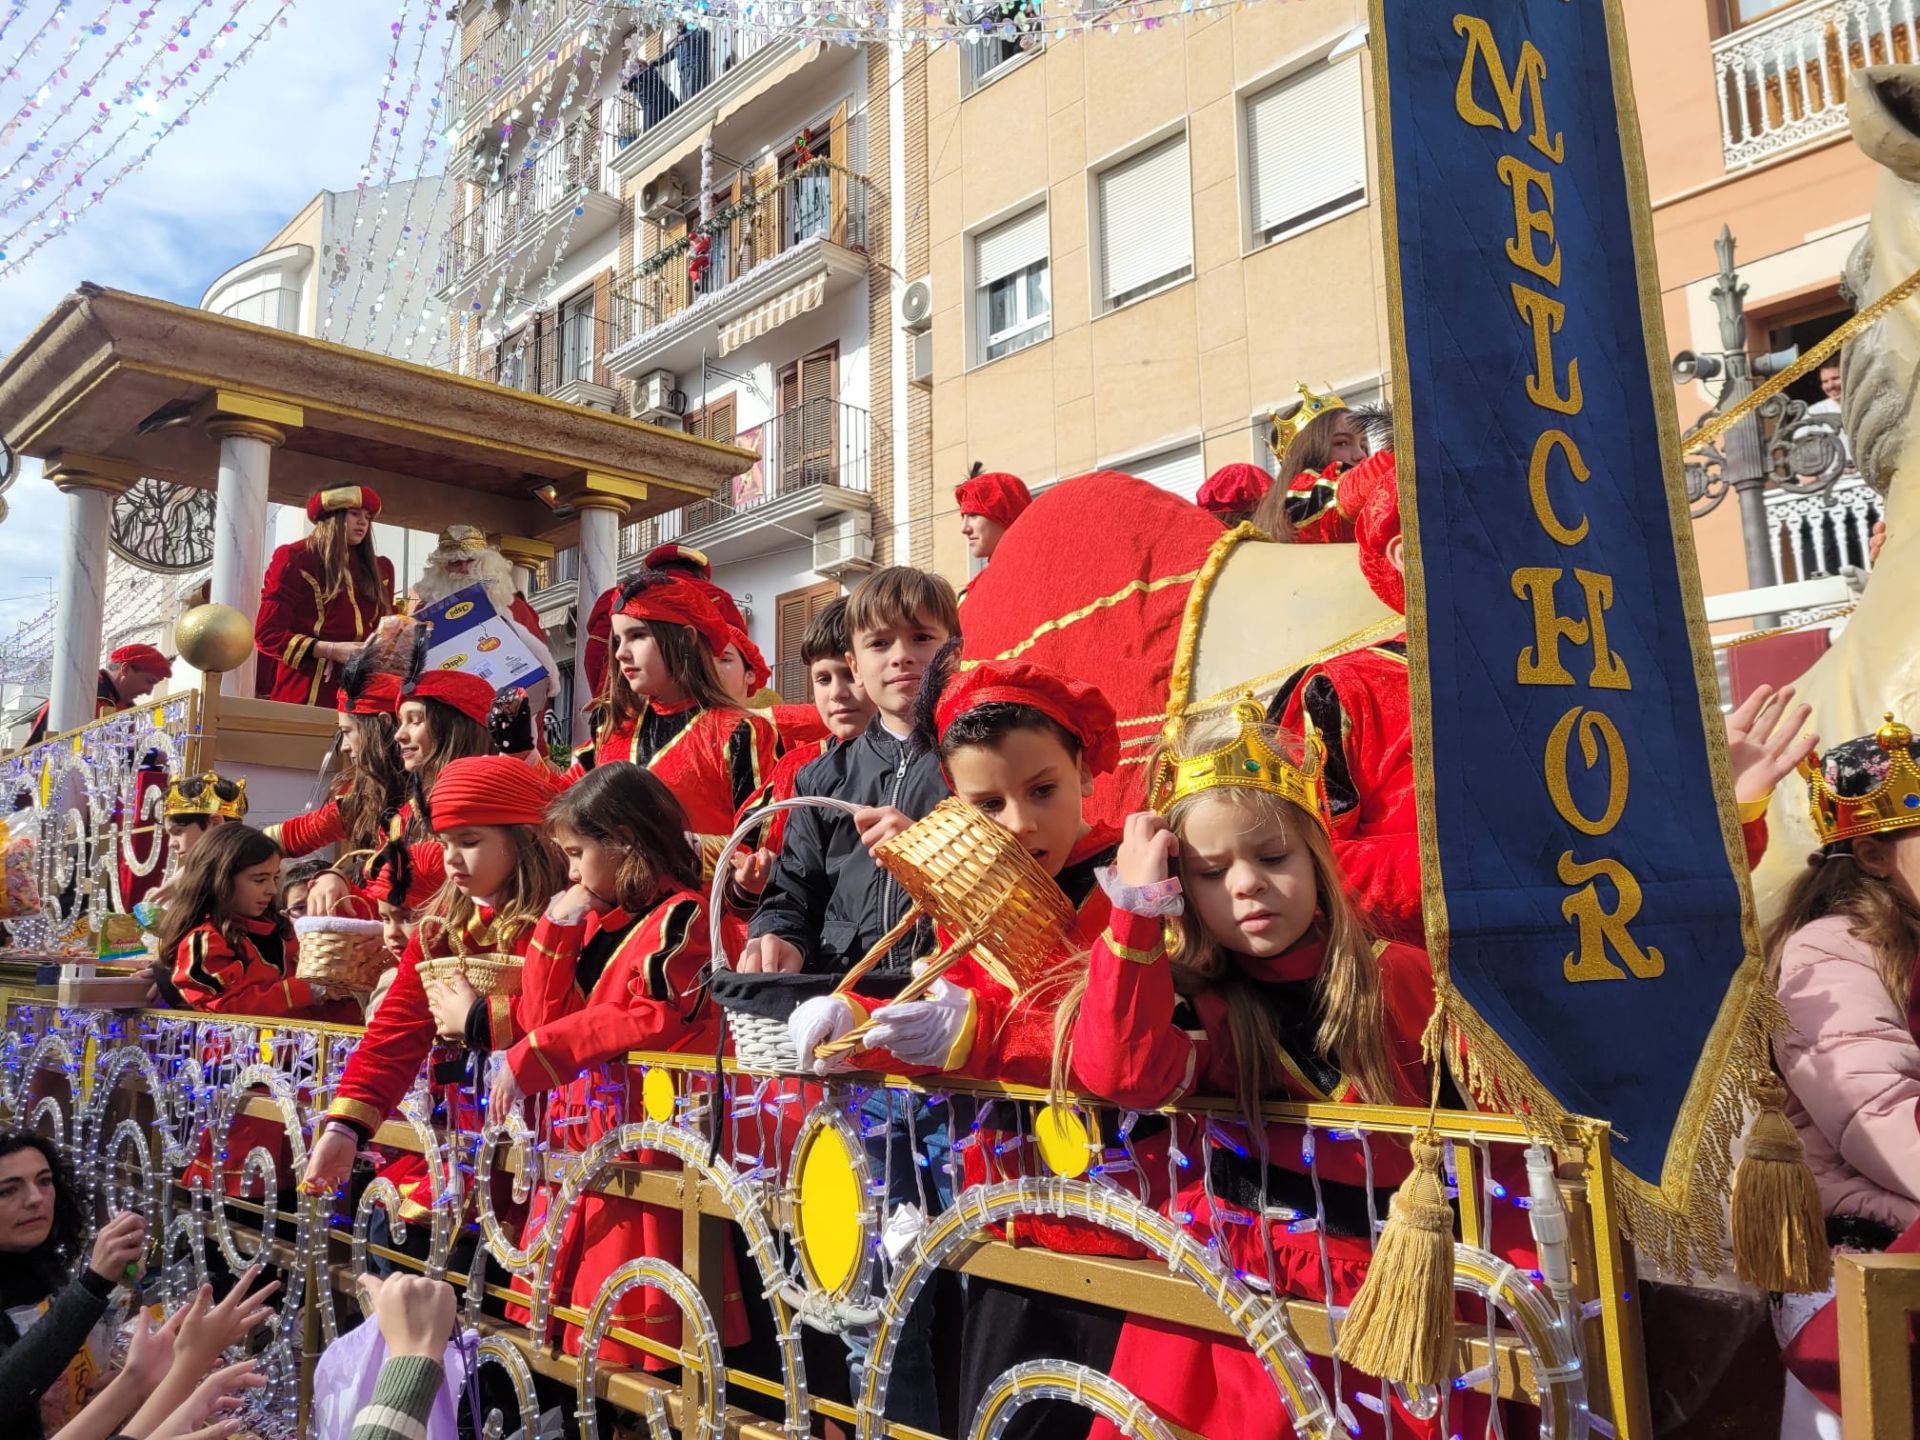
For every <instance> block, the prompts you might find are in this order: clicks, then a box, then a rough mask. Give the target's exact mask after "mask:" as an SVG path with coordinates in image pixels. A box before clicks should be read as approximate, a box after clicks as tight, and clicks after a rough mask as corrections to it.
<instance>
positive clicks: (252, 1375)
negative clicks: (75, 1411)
mask: <svg viewBox="0 0 1920 1440" xmlns="http://www.w3.org/2000/svg"><path fill="white" fill-rule="evenodd" d="M266 1383H267V1377H266V1376H264V1375H262V1374H261V1373H260V1365H259V1362H258V1361H256V1360H241V1361H238V1362H237V1363H235V1364H232V1365H227V1366H223V1367H222V1368H221V1369H218V1370H216V1371H214V1372H213V1373H212V1374H211V1375H209V1376H207V1378H206V1379H204V1380H202V1381H201V1382H200V1386H199V1388H198V1389H196V1390H195V1391H194V1392H193V1393H192V1394H191V1395H189V1396H188V1397H187V1399H186V1403H185V1404H183V1405H181V1406H179V1407H178V1408H176V1409H175V1410H174V1412H173V1414H172V1415H170V1416H168V1417H167V1418H166V1419H164V1420H162V1421H161V1422H160V1423H159V1424H158V1425H157V1426H155V1427H154V1429H153V1430H152V1431H151V1432H145V1431H138V1430H134V1429H131V1428H129V1429H128V1430H127V1431H126V1432H125V1433H126V1434H127V1435H129V1436H130V1437H132V1440H220V1437H224V1436H227V1435H231V1434H233V1432H234V1431H235V1430H237V1429H239V1428H240V1424H241V1418H240V1415H239V1413H238V1412H239V1411H240V1409H241V1407H242V1406H243V1405H244V1404H245V1403H246V1402H245V1401H244V1400H243V1399H242V1398H241V1392H242V1391H244V1390H258V1389H261V1388H262V1387H263V1386H265V1385H266ZM136 1423H138V1422H137V1417H136Z"/></svg>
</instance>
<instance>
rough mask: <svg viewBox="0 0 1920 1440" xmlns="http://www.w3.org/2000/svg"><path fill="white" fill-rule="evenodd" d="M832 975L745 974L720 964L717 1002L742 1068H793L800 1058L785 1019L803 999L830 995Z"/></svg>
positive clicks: (712, 987)
mask: <svg viewBox="0 0 1920 1440" xmlns="http://www.w3.org/2000/svg"><path fill="white" fill-rule="evenodd" d="M835 978H836V977H834V976H832V975H742V974H739V973H738V972H736V971H732V970H721V971H718V972H716V973H715V974H714V976H713V979H712V980H711V981H710V982H709V985H710V990H711V993H712V995H713V1001H714V1004H716V1005H718V1006H719V1007H720V1013H721V1014H723V1015H725V1016H726V1017H727V1030H728V1032H729V1033H730V1034H731V1035H732V1036H733V1057H734V1059H735V1060H736V1061H737V1062H738V1063H739V1065H740V1068H741V1069H743V1070H762V1071H767V1070H770V1071H775V1072H788V1073H791V1072H795V1071H808V1070H811V1068H812V1067H811V1066H810V1065H802V1064H801V1063H800V1056H799V1053H798V1052H797V1051H796V1050H795V1049H794V1048H793V1041H792V1039H791V1038H789V1036H788V1034H787V1019H788V1017H789V1016H791V1015H792V1014H793V1012H794V1011H795V1010H797V1009H799V1008H800V1005H801V1004H802V1003H803V1002H804V1001H807V1000H811V999H813V998H814V997H815V996H819V995H831V994H832V993H833V986H834V981H835Z"/></svg>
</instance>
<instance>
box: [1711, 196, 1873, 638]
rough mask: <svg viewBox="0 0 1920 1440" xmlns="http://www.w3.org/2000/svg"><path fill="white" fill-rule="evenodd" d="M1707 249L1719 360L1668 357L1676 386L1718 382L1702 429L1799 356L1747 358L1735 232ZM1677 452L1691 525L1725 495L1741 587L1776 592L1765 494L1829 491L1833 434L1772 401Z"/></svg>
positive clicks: (1793, 405)
mask: <svg viewBox="0 0 1920 1440" xmlns="http://www.w3.org/2000/svg"><path fill="white" fill-rule="evenodd" d="M1713 248H1714V251H1715V253H1716V254H1717V255H1718V256H1719V257H1720V275H1719V278H1718V280H1717V281H1716V283H1715V284H1714V287H1713V305H1714V309H1715V310H1716V311H1718V312H1719V316H1720V353H1719V354H1717V355H1711V354H1707V355H1703V354H1696V353H1695V352H1694V351H1691V350H1682V351H1681V352H1680V353H1679V354H1678V355H1676V356H1674V357H1673V379H1674V383H1675V384H1676V385H1684V384H1686V383H1687V382H1689V381H1693V380H1699V381H1705V382H1708V383H1710V384H1711V383H1715V382H1717V387H1718V388H1717V390H1716V392H1715V394H1714V404H1713V409H1712V410H1710V411H1708V412H1707V414H1706V415H1705V416H1704V417H1703V418H1702V420H1701V424H1702V425H1704V424H1706V423H1707V421H1710V420H1712V419H1714V418H1715V417H1717V416H1720V415H1723V414H1725V413H1726V412H1727V411H1729V410H1731V409H1733V407H1735V406H1736V405H1738V404H1739V403H1740V402H1741V401H1742V400H1745V399H1746V398H1747V397H1748V396H1749V395H1751V394H1752V393H1753V391H1754V381H1755V380H1756V379H1761V378H1764V377H1766V376H1768V375H1773V374H1775V373H1777V372H1779V371H1781V370H1784V369H1785V368H1786V367H1787V366H1789V365H1791V364H1792V363H1793V362H1794V361H1795V360H1796V359H1798V358H1799V351H1798V350H1783V351H1779V352H1777V353H1774V354H1770V355H1749V354H1748V353H1747V311H1746V299H1747V287H1746V285H1745V283H1744V282H1743V281H1742V280H1741V279H1740V275H1739V272H1738V271H1736V270H1735V269H1734V268H1733V251H1734V239H1733V231H1732V230H1731V229H1730V228H1728V227H1726V226H1724V225H1723V226H1722V227H1721V229H1720V238H1719V239H1717V240H1715V241H1714V242H1713ZM1695 433H1697V432H1695ZM1682 449H1683V451H1684V452H1685V459H1686V479H1687V503H1688V506H1689V508H1690V509H1691V510H1692V512H1693V518H1694V519H1696V520H1698V519H1700V518H1701V517H1702V516H1704V515H1708V514H1711V513H1712V512H1713V511H1714V510H1717V509H1718V508H1719V507H1720V504H1721V502H1722V501H1724V500H1725V499H1726V498H1727V496H1728V495H1729V494H1733V495H1737V496H1738V497H1739V500H1740V529H1741V535H1742V538H1743V539H1744V541H1745V543H1746V551H1747V584H1748V585H1749V586H1750V587H1751V588H1752V589H1755V590H1764V589H1766V588H1768V587H1770V586H1773V585H1778V584H1779V583H1780V574H1779V570H1778V568H1777V567H1776V566H1775V564H1774V559H1773V545H1772V539H1771V536H1770V534H1769V530H1770V528H1771V526H1770V522H1769V521H1768V519H1767V502H1766V495H1767V491H1768V490H1781V491H1785V492H1789V493H1792V494H1798V495H1812V494H1818V493H1820V492H1821V491H1824V490H1826V489H1828V488H1829V487H1830V486H1832V484H1833V482H1834V481H1836V480H1838V479H1839V478H1840V476H1841V475H1842V474H1843V473H1844V472H1845V471H1846V468H1847V455H1846V449H1845V447H1844V446H1843V445H1842V444H1841V442H1840V435H1839V431H1838V429H1837V428H1835V427H1834V426H1832V425H1830V424H1828V423H1826V422H1825V421H1824V419H1823V418H1822V417H1819V416H1816V417H1814V419H1813V421H1812V422H1811V423H1809V421H1808V416H1807V405H1806V402H1805V401H1803V400H1794V399H1791V398H1789V397H1788V396H1786V395H1776V396H1775V397H1774V398H1773V399H1771V400H1769V401H1768V402H1767V403H1766V404H1764V405H1762V406H1760V407H1759V409H1757V410H1756V411H1754V412H1753V413H1752V414H1750V415H1747V416H1744V417H1742V418H1741V419H1740V420H1738V421H1737V422H1735V423H1734V424H1733V425H1732V426H1731V427H1730V428H1729V429H1728V430H1727V432H1726V433H1725V434H1724V435H1722V436H1721V437H1720V438H1719V439H1718V440H1717V441H1709V442H1707V443H1705V444H1695V443H1693V437H1692V435H1688V436H1687V437H1685V438H1684V439H1683V441H1682ZM1758 623H1759V624H1760V625H1761V626H1762V628H1765V627H1766V626H1767V625H1770V624H1772V623H1773V621H1772V619H1771V617H1761V619H1760V620H1759V622H1758Z"/></svg>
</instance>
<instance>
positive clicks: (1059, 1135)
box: [1033, 1105, 1098, 1180]
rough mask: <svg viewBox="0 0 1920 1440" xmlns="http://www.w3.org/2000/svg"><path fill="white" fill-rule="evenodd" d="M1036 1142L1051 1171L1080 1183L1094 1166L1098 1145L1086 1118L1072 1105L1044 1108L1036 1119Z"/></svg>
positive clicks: (1034, 1127) (1034, 1122)
mask: <svg viewBox="0 0 1920 1440" xmlns="http://www.w3.org/2000/svg"><path fill="white" fill-rule="evenodd" d="M1033 1139H1034V1143H1035V1144H1037V1145H1038V1146H1039V1147H1040V1158H1041V1159H1042V1160H1043V1161H1045V1162H1046V1166H1047V1169H1049V1170H1051V1171H1052V1172H1053V1173H1054V1174H1056V1175H1058V1176H1060V1177H1061V1178H1062V1179H1066V1180H1078V1179H1079V1178H1080V1177H1081V1176H1082V1175H1084V1174H1086V1173H1087V1171H1088V1170H1089V1169H1090V1168H1091V1167H1092V1165H1093V1155H1094V1151H1095V1150H1096V1149H1097V1148H1098V1142H1097V1141H1096V1140H1095V1138H1094V1134H1093V1131H1092V1130H1091V1129H1090V1128H1088V1125H1087V1122H1086V1120H1085V1118H1084V1117H1083V1116H1082V1115H1081V1114H1080V1112H1079V1111H1078V1110H1076V1109H1074V1108H1073V1107H1072V1106H1071V1105H1043V1106H1041V1107H1040V1113H1039V1114H1038V1115H1036V1116H1034V1117H1033Z"/></svg>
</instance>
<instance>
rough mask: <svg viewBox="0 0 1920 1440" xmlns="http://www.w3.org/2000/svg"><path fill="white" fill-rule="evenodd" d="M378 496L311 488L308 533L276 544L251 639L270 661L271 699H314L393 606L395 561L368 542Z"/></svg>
mask: <svg viewBox="0 0 1920 1440" xmlns="http://www.w3.org/2000/svg"><path fill="white" fill-rule="evenodd" d="M379 513H380V497H379V496H378V495H377V494H375V493H374V492H373V491H372V490H370V489H369V488H367V487H366V486H364V485H341V486H336V487H334V488H332V489H327V490H319V491H316V492H315V493H314V494H313V496H312V498H310V499H309V500H308V501H307V518H308V519H309V520H311V521H312V522H313V533H312V534H310V535H308V536H307V538H306V539H304V540H296V541H294V542H293V543H292V544H290V545H282V546H281V547H280V548H279V549H278V550H276V551H274V552H273V559H272V561H271V562H270V563H269V564H268V565H267V578H266V581H265V582H264V583H263V584H262V586H261V588H260V614H259V617H258V619H256V620H255V621H254V645H255V647H256V648H257V649H258V650H259V651H260V654H261V655H262V656H264V657H265V658H266V659H267V660H269V661H271V662H272V663H273V665H274V667H275V670H274V676H273V681H272V684H271V686H270V688H269V689H268V691H267V698H269V699H271V700H285V701H288V702H290V703H291V704H295V705H318V704H319V703H320V697H321V696H323V695H330V694H332V693H333V690H332V687H333V686H334V685H335V684H337V683H338V679H339V675H340V667H341V666H343V665H345V664H346V663H347V662H348V661H349V660H351V659H352V658H353V657H354V655H355V654H356V653H357V652H358V651H359V649H360V645H361V642H362V641H364V640H365V639H366V638H367V637H368V636H369V635H371V634H372V633H373V631H374V627H375V626H377V625H378V624H379V623H380V617H381V616H383V615H387V614H390V613H391V612H392V610H393V565H392V563H391V562H389V561H388V560H386V559H384V558H383V557H381V556H379V555H376V554H375V553H374V550H373V518H374V516H376V515H378V514H379Z"/></svg>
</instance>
